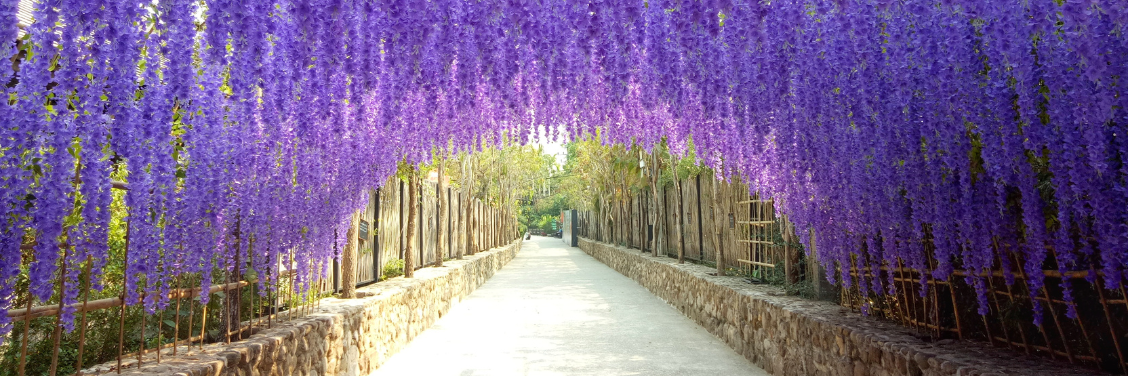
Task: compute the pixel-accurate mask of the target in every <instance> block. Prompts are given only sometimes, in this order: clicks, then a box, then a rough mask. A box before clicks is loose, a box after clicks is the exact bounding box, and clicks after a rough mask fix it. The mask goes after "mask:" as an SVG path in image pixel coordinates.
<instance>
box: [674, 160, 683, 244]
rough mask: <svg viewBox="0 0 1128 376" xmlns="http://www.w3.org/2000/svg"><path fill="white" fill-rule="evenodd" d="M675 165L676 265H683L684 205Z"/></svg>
mask: <svg viewBox="0 0 1128 376" xmlns="http://www.w3.org/2000/svg"><path fill="white" fill-rule="evenodd" d="M677 172H678V170H677V163H674V194H675V195H677V203H678V214H677V215H676V216H675V217H676V218H677V222H675V223H674V226H675V231H677V233H678V263H679V264H684V263H685V233H684V231H682V230H683V222H684V221H685V218H684V217H685V203H684V202H683V201H685V200H683V199H682V189H681V179H678V176H677Z"/></svg>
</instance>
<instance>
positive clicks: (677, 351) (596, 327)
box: [372, 236, 767, 376]
mask: <svg viewBox="0 0 1128 376" xmlns="http://www.w3.org/2000/svg"><path fill="white" fill-rule="evenodd" d="M372 375H374V376H383V375H459V376H483V375H693V376H708V375H767V373H766V372H764V371H763V370H761V369H759V368H757V367H756V366H754V365H752V363H749V362H748V361H747V360H745V359H744V358H743V357H742V356H740V355H738V354H737V353H736V352H734V351H733V350H732V349H730V348H729V347H728V346H727V345H725V344H724V343H723V342H721V341H720V340H719V339H717V338H716V337H713V335H712V334H709V332H707V331H705V329H703V328H701V327H700V326H698V325H697V324H696V323H694V322H693V321H691V320H689V319H688V318H686V317H685V316H682V314H681V313H680V312H678V311H677V310H676V309H674V308H673V307H671V306H669V305H667V304H666V303H665V302H663V301H662V300H660V299H658V298H657V297H655V296H654V295H652V294H651V293H650V292H649V291H647V290H646V289H644V288H642V286H639V285H638V284H637V283H635V282H634V281H632V280H630V279H628V278H627V277H624V276H623V275H621V274H619V273H617V272H615V271H614V270H612V269H611V268H608V267H607V266H605V265H603V264H602V263H600V262H599V261H596V260H595V259H593V258H591V257H590V256H588V255H587V254H585V253H583V251H581V250H580V249H579V248H571V247H565V245H564V243H563V242H562V241H561V240H560V239H556V238H545V237H535V236H534V237H533V240H531V241H526V242H525V243H524V246H523V247H522V249H521V253H519V254H518V255H517V257H516V258H515V259H513V261H511V262H510V263H509V265H507V266H506V267H505V268H504V269H501V271H499V272H498V273H497V274H496V275H494V277H493V278H491V279H490V280H489V281H488V282H486V283H485V284H484V285H482V287H480V288H479V289H478V290H477V291H475V292H474V293H473V294H471V295H470V296H469V297H467V298H466V299H465V300H463V301H462V303H459V304H457V305H455V306H454V307H453V308H451V310H450V312H449V313H448V314H447V315H446V316H444V317H443V318H441V319H439V321H438V322H436V323H435V325H433V326H432V327H431V328H430V329H427V330H426V331H425V332H423V334H421V335H420V336H419V337H417V338H415V340H414V341H412V342H411V343H410V344H409V345H408V346H407V348H405V349H404V350H403V351H401V352H400V353H399V354H396V355H394V356H392V358H391V359H390V360H389V361H388V362H387V363H386V364H385V365H384V366H383V367H380V368H379V369H378V370H376V372H374V373H373V374H372Z"/></svg>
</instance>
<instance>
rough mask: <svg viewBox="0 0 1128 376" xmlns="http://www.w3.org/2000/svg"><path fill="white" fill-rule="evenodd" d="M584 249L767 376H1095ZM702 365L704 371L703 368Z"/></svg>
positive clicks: (629, 255)
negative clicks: (928, 337)
mask: <svg viewBox="0 0 1128 376" xmlns="http://www.w3.org/2000/svg"><path fill="white" fill-rule="evenodd" d="M579 243H580V249H582V250H584V252H586V253H588V254H589V255H591V256H592V257H594V258H595V259H597V260H599V261H600V262H603V263H604V264H606V265H608V266H610V267H611V268H613V269H615V270H616V271H618V272H619V273H622V274H623V275H625V276H627V277H629V278H631V279H633V280H635V281H636V282H638V283H639V284H640V285H642V286H643V287H645V288H646V289H648V290H650V292H652V293H654V294H655V295H657V296H658V297H659V298H661V299H663V300H665V301H666V302H667V303H669V304H670V305H672V306H674V307H676V308H677V309H678V310H679V311H681V312H682V313H683V314H685V315H686V316H687V317H689V318H691V319H693V320H694V321H696V322H697V323H698V324H699V325H701V326H702V327H704V328H705V329H706V330H708V331H709V332H711V333H713V335H715V336H717V337H718V338H720V339H721V340H723V341H724V342H725V343H727V344H728V345H729V346H730V347H732V348H733V350H736V352H737V353H740V354H741V355H743V356H744V357H745V358H747V359H748V360H749V361H751V362H753V363H754V364H756V365H758V366H760V367H761V368H763V369H764V370H766V371H768V372H770V373H771V374H773V375H787V376H791V375H795V376H806V375H829V376H865V375H874V376H886V375H913V376H940V375H945V376H947V375H961V376H964V375H984V376H986V375H1100V374H1101V373H1098V372H1096V371H1092V370H1088V369H1084V368H1078V367H1077V366H1071V365H1069V364H1062V363H1058V362H1054V361H1052V360H1047V359H1044V358H1036V357H1030V356H1026V355H1023V354H1019V353H1016V352H1013V351H1010V350H1007V349H998V348H994V347H991V346H988V345H987V344H985V343H981V342H975V341H954V340H942V341H936V342H927V341H925V340H923V339H920V338H919V337H918V336H916V335H914V333H913V332H912V331H910V330H908V329H906V328H904V327H902V326H900V325H896V324H894V323H889V322H882V321H878V320H877V319H874V318H869V317H863V316H861V315H860V314H857V313H854V312H850V311H848V310H846V309H845V308H842V307H840V306H838V305H836V304H834V303H831V302H822V301H812V300H807V299H803V298H800V297H795V296H787V295H786V294H785V293H784V292H783V290H782V289H779V288H776V287H771V286H763V285H751V284H748V283H746V282H744V281H743V280H742V279H741V278H740V277H718V276H716V275H713V274H712V273H715V269H714V268H710V267H706V266H703V265H695V264H678V263H677V260H673V259H670V258H666V257H653V256H650V255H649V254H646V253H641V252H640V251H638V250H636V249H627V248H623V247H618V246H613V245H610V244H606V243H599V242H593V241H591V240H589V239H585V238H581V239H580V241H579ZM701 361H705V362H707V361H708V359H702V360H701Z"/></svg>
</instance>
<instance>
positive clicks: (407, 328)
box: [83, 240, 521, 376]
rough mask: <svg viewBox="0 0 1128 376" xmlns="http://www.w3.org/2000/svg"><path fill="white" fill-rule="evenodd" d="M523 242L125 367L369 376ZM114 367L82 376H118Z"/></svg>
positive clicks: (144, 371)
mask: <svg viewBox="0 0 1128 376" xmlns="http://www.w3.org/2000/svg"><path fill="white" fill-rule="evenodd" d="M520 249H521V241H520V240H518V241H516V242H514V243H511V244H509V245H508V246H505V247H498V248H494V249H491V250H489V251H486V252H480V253H477V254H475V255H473V256H467V257H465V258H464V259H463V260H451V261H446V262H444V263H443V267H441V268H423V269H420V270H417V271H416V272H415V278H411V279H406V278H393V279H390V280H387V281H384V282H380V283H377V284H374V285H370V286H367V287H363V288H359V289H357V295H358V299H336V298H326V299H323V300H322V301H321V302H320V307H318V308H315V309H312V310H311V312H310V314H308V315H305V316H302V317H300V318H299V317H294V318H293V319H292V320H290V321H285V319H286V314H285V313H283V314H282V315H281V317H279V319H278V320H275V321H274V323H273V327H270V328H263V329H261V330H259V331H258V332H256V333H255V334H254V335H252V336H251V337H249V338H248V339H246V340H243V341H239V342H233V343H231V344H223V343H215V344H209V345H205V346H204V348H203V350H201V349H200V348H199V347H195V348H193V349H191V350H190V351H186V349H185V347H184V346H181V347H180V348H179V350H178V353H177V355H172V353H171V352H172V349H166V350H164V351H162V359H161V363H159V364H157V363H156V357H155V354H149V355H146V356H145V358H144V361H143V366H142V367H140V368H138V367H136V366H135V365H136V361H137V360H136V358H132V359H129V360H128V361H126V362H125V366H126V367H123V368H124V369H123V370H122V374H123V375H191V376H204V375H209V376H212V375H214V376H267V375H279V376H282V375H308V376H323V375H326V376H328V375H341V376H355V375H367V374H369V373H371V372H372V371H374V370H376V368H378V367H380V365H382V364H384V362H386V361H387V360H388V358H389V357H391V356H392V355H394V354H395V353H397V352H399V351H400V349H402V348H403V347H404V346H405V345H407V344H408V343H409V342H411V340H412V339H414V338H415V336H417V335H419V334H420V333H422V332H423V331H424V330H426V329H427V328H428V327H430V326H431V324H433V323H434V322H435V321H436V320H438V319H439V318H440V317H442V316H443V315H444V314H446V313H447V312H448V311H449V310H450V308H451V306H452V305H453V304H456V303H458V302H459V301H461V300H462V298H464V297H466V296H467V295H469V294H470V293H471V292H473V291H474V290H475V289H477V288H478V286H481V285H482V284H483V283H485V282H486V281H487V280H489V279H490V277H492V276H493V275H494V273H495V272H497V271H498V270H499V269H501V268H502V267H503V266H505V264H507V263H508V262H509V261H510V260H512V259H513V257H515V256H516V255H517V252H518V251H520ZM114 366H116V362H115V363H107V364H103V365H101V366H98V367H94V368H91V369H88V370H85V371H84V372H83V374H86V375H92V374H107V375H108V374H116V370H115V369H114V368H113V367H114Z"/></svg>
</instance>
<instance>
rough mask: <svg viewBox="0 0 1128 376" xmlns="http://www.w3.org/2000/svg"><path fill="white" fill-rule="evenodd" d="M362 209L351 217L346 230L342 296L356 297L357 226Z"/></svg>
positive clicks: (358, 225) (342, 257)
mask: <svg viewBox="0 0 1128 376" xmlns="http://www.w3.org/2000/svg"><path fill="white" fill-rule="evenodd" d="M360 215H361V211H360V210H357V211H356V212H355V213H353V214H352V216H351V217H352V218H350V219H349V229H348V230H347V231H346V232H345V249H343V250H341V298H342V299H355V298H356V270H357V265H356V261H357V248H358V247H357V246H358V243H360V242H359V241H358V240H359V239H358V238H357V236H359V235H358V234H357V228H358V227H360Z"/></svg>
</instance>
